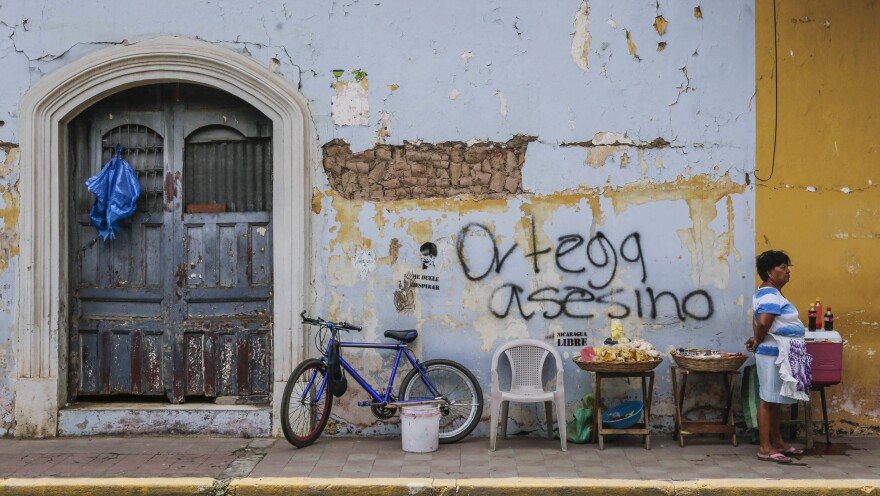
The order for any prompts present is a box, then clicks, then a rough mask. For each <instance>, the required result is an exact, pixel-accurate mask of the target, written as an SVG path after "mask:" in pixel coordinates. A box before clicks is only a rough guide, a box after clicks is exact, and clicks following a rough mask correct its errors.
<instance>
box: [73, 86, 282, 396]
mask: <svg viewBox="0 0 880 496" xmlns="http://www.w3.org/2000/svg"><path fill="white" fill-rule="evenodd" d="M271 130H272V123H271V121H269V120H268V119H267V118H266V117H265V116H264V115H263V114H261V113H260V112H259V111H257V110H256V109H254V108H253V107H252V106H250V105H248V104H247V103H245V102H243V101H241V100H240V99H237V98H235V97H233V96H231V95H228V94H225V93H223V92H220V91H217V90H214V89H211V88H207V87H201V86H195V85H185V84H163V85H153V86H146V87H141V88H135V89H132V90H127V91H124V92H122V93H119V94H116V95H113V96H112V97H109V98H107V99H105V100H103V101H101V102H99V103H97V104H95V105H93V106H92V107H91V108H89V109H88V110H86V111H85V112H83V113H82V114H81V115H79V116H78V117H77V118H76V119H75V120H74V121H73V122H71V124H69V127H68V131H69V132H68V136H69V144H68V151H69V153H70V156H69V161H70V164H71V165H72V166H71V177H70V183H69V190H70V199H71V200H70V217H71V222H70V226H71V228H70V232H69V244H70V250H69V252H70V258H69V264H70V266H69V274H70V310H71V311H70V329H71V332H70V342H69V383H70V396H71V399H77V398H90V399H95V398H119V399H122V398H124V399H128V400H130V399H133V398H138V397H151V396H152V397H159V398H161V397H162V396H165V397H167V398H168V399H170V400H171V401H172V402H175V403H182V402H184V401H193V400H205V399H213V398H217V397H225V398H226V399H227V400H228V401H234V402H239V403H267V402H268V401H269V397H270V394H271V391H270V387H271V357H272V351H271V343H272V339H271V329H272V283H273V281H272V273H273V272H272V137H271ZM116 144H121V145H122V146H123V147H124V148H125V150H126V151H125V155H124V158H125V159H126V160H127V161H128V162H129V163H130V164H131V166H132V168H133V169H135V171H136V172H137V174H138V179H139V180H140V182H141V186H142V187H143V190H144V193H143V195H142V196H141V198H140V200H139V201H138V211H137V213H136V214H135V215H134V216H133V217H132V218H131V219H129V220H127V221H125V222H124V223H123V225H122V230H121V232H119V233H118V235H117V237H116V239H115V240H112V241H107V242H104V241H103V240H101V238H100V237H98V235H97V232H96V230H95V228H94V227H92V226H91V225H90V223H89V218H88V212H89V209H90V208H91V206H92V202H93V197H92V195H91V193H89V192H88V190H87V189H86V187H85V185H84V183H85V180H86V179H87V178H89V177H91V176H93V175H95V174H97V172H98V171H99V170H100V168H101V167H102V166H103V165H104V164H105V163H106V162H107V161H108V160H109V159H110V158H111V156H112V153H113V152H112V151H113V148H114V147H115V145H116Z"/></svg>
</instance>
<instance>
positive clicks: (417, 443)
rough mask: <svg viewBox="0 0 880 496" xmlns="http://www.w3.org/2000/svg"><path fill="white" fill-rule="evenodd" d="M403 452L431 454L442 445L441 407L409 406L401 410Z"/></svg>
mask: <svg viewBox="0 0 880 496" xmlns="http://www.w3.org/2000/svg"><path fill="white" fill-rule="evenodd" d="M400 432H401V437H402V438H403V451H408V452H410V453H430V452H432V451H437V447H438V446H439V445H440V407H437V406H433V405H418V406H408V407H404V408H401V409H400Z"/></svg>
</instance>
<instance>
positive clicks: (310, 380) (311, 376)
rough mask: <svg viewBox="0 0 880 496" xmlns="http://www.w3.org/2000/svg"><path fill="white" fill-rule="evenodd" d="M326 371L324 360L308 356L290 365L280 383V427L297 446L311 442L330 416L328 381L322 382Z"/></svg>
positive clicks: (319, 434)
mask: <svg viewBox="0 0 880 496" xmlns="http://www.w3.org/2000/svg"><path fill="white" fill-rule="evenodd" d="M326 373H327V366H326V365H325V364H324V362H322V361H320V360H317V359H314V358H310V359H308V360H306V361H304V362H302V363H300V364H299V365H298V366H297V367H296V369H294V371H293V373H292V374H290V379H288V380H287V385H286V386H284V396H283V397H282V399H281V428H282V430H283V431H284V437H286V438H287V440H288V441H289V442H290V444H292V445H294V446H296V447H297V448H305V447H306V446H308V445H310V444H312V443H314V442H315V440H316V439H318V437H320V436H321V432H323V431H324V426H325V425H327V419H329V418H330V408H331V407H332V406H333V395H332V394H330V388H329V384H327V385H325V380H324V376H325V374H326ZM322 386H323V387H322Z"/></svg>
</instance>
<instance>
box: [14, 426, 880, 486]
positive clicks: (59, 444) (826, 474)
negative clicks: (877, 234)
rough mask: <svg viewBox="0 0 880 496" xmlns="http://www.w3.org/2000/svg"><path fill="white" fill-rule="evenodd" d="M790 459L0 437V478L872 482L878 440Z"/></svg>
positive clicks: (629, 449)
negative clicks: (781, 462) (787, 461)
mask: <svg viewBox="0 0 880 496" xmlns="http://www.w3.org/2000/svg"><path fill="white" fill-rule="evenodd" d="M833 441H834V442H833V443H832V446H831V448H830V449H826V447H825V446H824V445H822V444H819V445H818V448H817V449H816V450H814V452H813V453H812V454H808V455H809V456H804V457H803V458H802V459H800V460H799V461H797V462H796V463H793V464H791V465H779V464H775V463H769V462H763V461H758V460H756V459H755V451H756V446H755V445H751V444H748V443H740V446H739V447H733V446H731V445H730V443H729V442H727V441H721V440H719V439H718V438H717V437H711V436H709V437H703V438H700V437H696V438H689V440H688V443H687V446H686V447H685V448H680V447H679V446H678V445H677V444H676V443H674V442H673V441H672V440H671V438H670V437H669V436H668V435H659V436H658V435H655V436H653V438H652V449H651V450H645V449H644V447H643V446H642V445H641V444H640V442H639V438H636V437H628V438H620V439H616V440H615V439H612V440H611V441H610V442H608V443H607V444H606V447H605V450H603V451H599V449H598V447H597V446H596V445H595V444H587V445H575V444H569V449H568V451H567V452H565V453H563V452H562V451H560V449H559V442H558V441H552V442H551V441H548V440H546V439H542V438H534V437H517V438H513V439H510V440H507V441H503V440H499V441H498V450H497V451H496V452H494V453H489V452H488V444H489V443H488V439H486V438H471V439H467V440H465V441H463V442H461V443H458V444H452V445H441V447H440V449H439V450H438V451H436V452H434V453H428V454H415V453H405V452H404V451H402V450H401V447H400V438H397V437H394V438H390V437H389V438H339V437H336V438H330V437H324V438H321V439H320V440H319V441H318V442H317V443H315V444H314V445H312V446H310V447H308V448H305V449H296V448H294V447H292V446H290V445H289V444H288V443H287V442H286V441H285V440H283V439H237V438H217V437H210V438H209V437H122V438H107V437H92V438H62V439H49V440H12V439H0V460H2V461H0V477H3V478H29V477H47V476H49V477H62V478H63V477H91V478H110V477H210V478H215V479H231V478H246V477H251V478H256V477H306V478H321V479H325V478H433V479H475V478H513V477H524V478H591V479H633V480H697V479H720V478H744V479H878V480H880V439H877V438H841V439H835V440H833Z"/></svg>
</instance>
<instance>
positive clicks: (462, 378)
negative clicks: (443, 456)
mask: <svg viewBox="0 0 880 496" xmlns="http://www.w3.org/2000/svg"><path fill="white" fill-rule="evenodd" d="M421 365H422V369H423V370H424V371H425V375H426V376H427V378H428V380H429V381H430V382H431V384H433V385H434V387H435V388H437V391H438V392H439V393H440V394H439V397H442V398H445V399H446V403H445V404H442V405H440V412H441V414H442V415H441V416H440V442H441V443H444V444H446V443H454V442H456V441H460V440H461V439H463V438H464V437H465V436H467V435H468V434H470V433H471V431H473V430H474V428H475V427H476V426H477V424H478V423H480V418H481V417H482V415H483V390H482V389H480V385H479V384H478V383H477V379H476V378H474V374H472V373H471V371H470V370H468V369H466V368H464V366H463V365H461V364H460V363H457V362H453V361H452V360H428V361H427V362H424V363H422V364H421ZM400 391H401V393H400V398H401V399H403V400H415V399H437V397H438V396H437V395H435V394H434V393H433V392H432V391H431V389H430V388H429V387H428V385H427V383H425V380H424V378H423V376H422V374H421V371H420V370H418V369H413V370H411V371H410V372H409V374H407V375H406V377H404V379H403V383H402V384H401V386H400Z"/></svg>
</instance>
